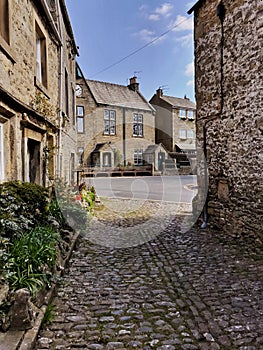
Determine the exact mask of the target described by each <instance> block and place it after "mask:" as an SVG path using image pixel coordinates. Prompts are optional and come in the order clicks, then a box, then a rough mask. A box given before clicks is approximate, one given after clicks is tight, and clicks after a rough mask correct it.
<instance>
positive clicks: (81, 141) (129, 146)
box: [77, 79, 155, 166]
mask: <svg viewBox="0 0 263 350" xmlns="http://www.w3.org/2000/svg"><path fill="white" fill-rule="evenodd" d="M78 83H79V84H81V86H82V89H83V94H82V96H81V97H77V106H83V107H84V114H85V115H84V133H78V147H82V148H83V149H84V159H83V161H84V166H87V165H90V154H91V152H92V151H93V150H94V148H95V146H96V144H98V143H108V144H109V145H110V146H109V147H110V149H111V150H112V152H117V154H118V157H117V158H118V160H119V161H118V162H117V164H118V163H123V158H124V147H123V138H124V132H123V122H124V119H125V140H126V141H125V147H126V152H125V153H126V164H127V163H128V162H129V163H131V164H133V160H134V159H133V156H134V149H143V150H144V151H145V150H146V148H147V146H148V145H151V144H154V143H155V116H154V115H153V113H152V112H151V111H141V110H139V109H136V108H134V109H133V108H127V107H119V106H106V105H105V106H104V105H97V104H96V103H95V101H94V99H93V97H92V95H91V93H90V91H89V89H88V87H87V85H86V84H85V82H84V81H83V80H82V79H80V80H79V81H78ZM105 109H109V110H114V111H115V112H116V135H104V110H105ZM133 113H141V114H142V115H143V137H134V136H133ZM117 164H115V165H117Z"/></svg>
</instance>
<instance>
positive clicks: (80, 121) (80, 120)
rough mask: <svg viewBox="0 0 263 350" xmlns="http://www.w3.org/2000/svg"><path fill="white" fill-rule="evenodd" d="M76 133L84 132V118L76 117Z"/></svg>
mask: <svg viewBox="0 0 263 350" xmlns="http://www.w3.org/2000/svg"><path fill="white" fill-rule="evenodd" d="M78 132H84V118H83V117H78Z"/></svg>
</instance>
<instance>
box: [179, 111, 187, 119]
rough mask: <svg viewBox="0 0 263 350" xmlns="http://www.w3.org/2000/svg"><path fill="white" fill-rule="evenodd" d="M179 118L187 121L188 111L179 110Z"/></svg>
mask: <svg viewBox="0 0 263 350" xmlns="http://www.w3.org/2000/svg"><path fill="white" fill-rule="evenodd" d="M179 116H180V118H181V119H185V118H186V110H185V109H180V110H179Z"/></svg>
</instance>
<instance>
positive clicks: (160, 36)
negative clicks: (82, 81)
mask: <svg viewBox="0 0 263 350" xmlns="http://www.w3.org/2000/svg"><path fill="white" fill-rule="evenodd" d="M186 21H188V18H185V19H183V20H182V21H181V22H179V23H177V24H175V25H174V26H173V27H171V28H170V29H168V30H166V31H165V32H164V33H162V34H160V35H159V36H158V37H156V38H154V39H152V40H151V41H149V42H148V43H146V44H145V45H143V46H141V47H140V48H138V49H137V50H135V51H132V52H131V53H130V54H128V55H127V56H124V57H123V58H121V59H120V60H118V61H116V62H114V63H112V64H110V65H109V66H107V67H105V68H103V69H102V70H100V71H99V72H97V73H95V74H93V75H92V76H91V78H93V77H95V76H97V75H99V74H101V73H103V72H105V71H106V70H108V69H110V68H112V67H114V66H117V65H118V64H120V63H121V62H123V61H125V60H126V59H127V58H130V57H131V56H133V55H135V54H136V53H138V52H140V51H142V50H143V49H145V48H146V47H148V46H150V45H152V44H153V43H155V42H156V41H157V40H159V39H161V38H162V37H163V36H165V35H166V34H168V33H170V32H171V31H172V30H174V29H175V28H176V27H178V26H179V25H181V24H182V23H184V22H186Z"/></svg>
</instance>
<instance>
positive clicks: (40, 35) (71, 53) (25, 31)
mask: <svg viewBox="0 0 263 350" xmlns="http://www.w3.org/2000/svg"><path fill="white" fill-rule="evenodd" d="M0 12H1V13H2V14H4V17H3V18H1V25H0V71H1V75H0V92H1V94H0V181H8V180H15V179H20V180H24V181H31V182H36V183H38V184H41V185H48V184H50V183H51V182H50V180H52V179H53V178H54V176H55V175H56V174H57V171H58V166H59V164H58V163H59V162H57V159H58V158H59V159H62V162H63V164H65V165H64V166H63V167H62V166H61V168H62V169H63V170H64V168H65V169H67V170H65V171H64V174H65V175H67V176H69V175H68V174H69V169H68V165H67V164H69V161H68V160H69V159H70V157H71V153H72V152H74V153H75V148H74V147H76V142H75V143H74V142H72V141H70V140H72V138H73V135H72V133H74V129H73V128H71V130H73V131H71V132H70V133H67V129H63V130H62V128H60V126H61V125H62V120H63V119H65V115H66V114H68V116H69V117H70V118H71V121H70V124H72V123H73V122H74V121H75V119H74V115H75V114H74V113H75V108H74V107H73V104H74V95H75V92H74V91H75V87H74V81H75V55H76V54H77V48H76V46H75V42H74V38H73V33H72V30H71V26H70V22H69V19H68V15H67V10H66V7H65V4H64V0H60V1H52V0H49V1H33V0H31V1H25V0H24V1H22V0H20V1H19V0H12V1H11V0H4V1H2V2H1V8H0ZM60 55H61V59H60ZM61 73H62V74H61ZM66 101H67V102H66ZM68 106H69V107H68ZM67 112H69V113H67ZM60 119H61V123H60ZM75 134H76V130H75ZM75 141H76V137H75ZM62 143H63V144H67V145H69V146H67V149H66V148H65V147H64V148H63V147H62V146H60V144H62ZM58 150H59V152H60V155H61V157H58V156H57V152H58ZM61 175H62V174H61Z"/></svg>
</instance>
